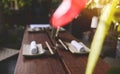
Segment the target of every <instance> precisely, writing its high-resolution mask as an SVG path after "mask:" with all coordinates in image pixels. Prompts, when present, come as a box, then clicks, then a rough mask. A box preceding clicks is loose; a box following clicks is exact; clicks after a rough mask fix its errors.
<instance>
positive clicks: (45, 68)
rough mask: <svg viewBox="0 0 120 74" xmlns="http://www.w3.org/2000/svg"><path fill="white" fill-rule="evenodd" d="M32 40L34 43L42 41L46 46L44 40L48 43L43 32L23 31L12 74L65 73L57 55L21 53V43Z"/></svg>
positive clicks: (27, 42)
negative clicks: (28, 56) (29, 56)
mask: <svg viewBox="0 0 120 74" xmlns="http://www.w3.org/2000/svg"><path fill="white" fill-rule="evenodd" d="M32 40H35V41H36V43H42V44H43V46H44V47H46V46H45V43H44V42H45V41H46V40H47V41H48V42H49V43H50V40H49V38H48V37H47V35H46V34H45V33H28V32H27V31H25V34H24V38H23V42H22V47H21V49H20V53H19V57H18V60H17V65H16V68H15V72H14V74H66V72H65V70H64V67H63V66H62V64H61V62H60V61H59V58H57V57H54V56H39V57H33V58H26V57H24V56H23V55H22V50H23V44H29V43H30V42H31V41H32Z"/></svg>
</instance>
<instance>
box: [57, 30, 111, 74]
mask: <svg viewBox="0 0 120 74" xmlns="http://www.w3.org/2000/svg"><path fill="white" fill-rule="evenodd" d="M59 38H60V39H62V40H63V41H67V42H70V41H71V40H77V41H79V40H78V39H76V38H75V37H74V36H72V35H71V34H69V33H67V32H62V33H60V34H59ZM57 52H58V55H59V56H60V58H61V60H62V62H63V64H64V65H65V68H66V69H67V71H68V73H69V74H85V70H86V64H87V59H88V55H83V54H72V53H71V52H70V51H66V50H65V49H64V50H61V49H59V48H58V49H57ZM91 61H92V60H91ZM109 69H110V66H109V65H108V64H107V63H105V62H104V61H103V59H101V58H99V61H98V63H97V65H96V68H95V71H94V74H106V73H107V71H108V70H109Z"/></svg>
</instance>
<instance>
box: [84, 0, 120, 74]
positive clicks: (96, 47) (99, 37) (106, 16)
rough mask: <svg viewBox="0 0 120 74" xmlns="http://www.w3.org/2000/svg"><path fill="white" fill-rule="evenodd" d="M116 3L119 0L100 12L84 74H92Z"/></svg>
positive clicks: (114, 0)
mask: <svg viewBox="0 0 120 74" xmlns="http://www.w3.org/2000/svg"><path fill="white" fill-rule="evenodd" d="M118 1H119V0H113V1H112V3H111V4H108V5H106V6H105V8H103V10H102V13H101V16H100V21H99V23H98V27H97V30H96V33H95V35H94V38H93V41H92V44H91V47H90V49H91V52H90V54H89V57H88V63H87V67H86V72H85V74H93V72H94V68H95V66H96V63H97V61H98V58H99V56H100V53H101V50H102V46H103V42H104V40H105V37H106V34H107V33H108V31H109V28H110V25H111V22H112V18H113V15H114V13H115V8H116V6H117V3H118Z"/></svg>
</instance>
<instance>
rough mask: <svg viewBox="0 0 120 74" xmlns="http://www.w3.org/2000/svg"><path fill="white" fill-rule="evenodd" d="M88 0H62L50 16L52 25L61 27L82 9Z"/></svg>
mask: <svg viewBox="0 0 120 74" xmlns="http://www.w3.org/2000/svg"><path fill="white" fill-rule="evenodd" d="M87 1H88V0H63V1H62V3H61V4H60V6H59V7H58V8H57V9H56V11H55V12H54V13H53V15H52V17H51V20H50V22H51V24H52V25H53V27H55V28H57V27H62V26H64V25H67V24H68V23H69V22H71V21H72V20H73V19H74V18H75V17H76V16H78V14H79V13H80V12H81V10H82V9H84V8H85V5H86V3H87Z"/></svg>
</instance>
